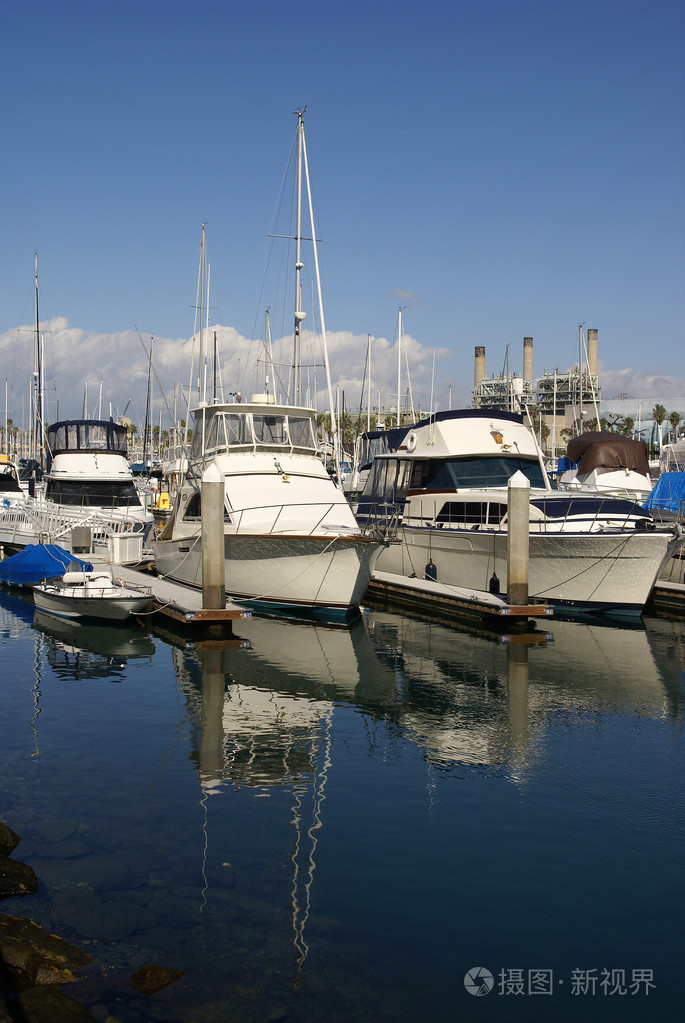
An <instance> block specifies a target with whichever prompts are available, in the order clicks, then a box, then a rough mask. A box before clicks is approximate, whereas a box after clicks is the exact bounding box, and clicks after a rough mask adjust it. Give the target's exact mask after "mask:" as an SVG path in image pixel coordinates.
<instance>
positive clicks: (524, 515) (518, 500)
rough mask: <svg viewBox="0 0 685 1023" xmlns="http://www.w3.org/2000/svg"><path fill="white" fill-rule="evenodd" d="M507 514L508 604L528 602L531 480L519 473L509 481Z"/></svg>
mask: <svg viewBox="0 0 685 1023" xmlns="http://www.w3.org/2000/svg"><path fill="white" fill-rule="evenodd" d="M508 507H509V512H508V515H507V522H508V530H507V602H508V603H509V604H527V603H528V567H529V549H530V480H529V479H528V478H527V477H526V476H524V474H523V473H522V472H521V471H520V470H519V471H518V472H516V473H514V475H513V476H512V477H511V479H510V480H509V485H508Z"/></svg>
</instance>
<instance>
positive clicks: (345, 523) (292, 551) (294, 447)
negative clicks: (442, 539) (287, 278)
mask: <svg viewBox="0 0 685 1023" xmlns="http://www.w3.org/2000/svg"><path fill="white" fill-rule="evenodd" d="M295 113H296V115H297V136H296V142H297V189H296V196H295V200H296V221H295V232H296V233H295V237H294V239H293V240H294V242H295V310H294V330H293V354H292V365H291V372H290V381H289V383H290V391H289V395H288V398H289V400H288V401H287V402H286V403H284V404H278V403H277V402H276V395H275V394H274V393H273V391H269V389H268V384H267V386H266V388H265V390H264V392H263V393H260V394H255V395H253V397H252V400H251V401H247V402H244V401H242V400H241V396H240V395H235V396H234V397H235V400H234V401H232V402H228V403H227V402H223V401H217V399H216V397H214V398H213V399H212V400H211V401H208V400H207V396H206V395H203V394H202V392H200V393H201V398H204V400H200V402H199V404H198V407H197V408H195V409H193V410H192V416H193V430H192V445H191V449H190V453H189V470H188V476H187V479H186V480H185V482H184V483H183V484H182V485H181V487H180V488H179V491H178V492H177V494H176V496H175V498H174V501H173V504H174V511H173V513H172V517H171V519H170V521H169V523H168V525H167V528H166V529H165V531H164V532H163V533H162V535H161V537H160V538H158V539H156V540H154V541H153V542H152V544H151V546H152V551H153V554H154V558H155V565H156V569H157V572H158V573H159V574H161V575H164V576H167V577H169V578H170V579H174V580H176V581H177V582H181V583H184V584H186V585H189V586H195V587H198V588H199V587H201V586H202V543H201V530H202V505H201V502H202V488H201V480H202V476H203V473H205V471H206V470H207V469H208V468H209V467H210V466H212V467H214V468H215V469H216V470H218V473H219V476H220V478H221V479H223V481H224V553H225V581H226V582H225V585H226V592H227V593H228V594H229V595H230V597H231V598H232V599H234V600H236V601H238V602H240V603H243V604H247V605H249V606H251V607H253V608H254V609H255V610H260V611H262V612H265V613H271V614H296V615H301V614H305V615H313V616H314V617H324V618H326V619H336V618H339V617H343V618H344V617H346V616H347V615H348V614H349V613H350V612H353V611H354V610H355V609H356V608H357V607H358V606H359V604H360V602H361V600H362V598H363V596H364V593H365V592H366V589H367V586H368V582H369V579H370V576H371V572H372V570H373V566H374V564H375V561H376V558H377V556H378V554H379V553H380V550H381V547H382V544H381V543H380V542H379V540H378V538H377V537H373V536H370V535H367V534H366V533H365V531H364V530H363V529H362V528H360V527H359V525H358V524H357V522H356V520H355V518H354V515H353V513H352V510H351V508H350V506H349V504H348V502H347V501H346V499H345V495H344V494H343V492H342V491H341V490H340V489H339V488H338V487H337V486H336V484H335V482H334V480H333V479H332V478H331V475H330V474H329V472H328V471H327V469H326V467H325V465H324V463H323V460H322V457H321V455H320V451H319V441H318V437H317V421H316V419H317V413H316V409H315V408H313V407H311V406H310V405H308V404H306V403H305V401H304V392H303V387H302V365H301V351H302V336H301V330H302V322H303V320H304V318H305V315H306V314H305V313H304V311H303V309H302V302H301V295H302V292H301V287H300V273H301V270H302V269H303V267H304V264H303V262H302V258H303V255H302V242H303V236H302V202H303V178H304V182H305V183H306V188H307V195H308V198H309V212H310V219H311V233H310V237H311V241H312V247H313V249H312V251H313V257H314V268H315V271H316V282H317V290H318V298H319V315H320V319H321V324H322V347H323V361H324V367H325V371H326V379H327V383H328V394H329V402H330V408H331V410H333V409H334V405H333V401H332V400H331V394H332V390H331V386H330V371H329V367H328V358H327V353H326V345H325V328H324V327H323V304H322V299H321V287H320V276H319V267H318V257H317V250H316V232H315V230H314V218H313V212H312V204H311V193H310V186H309V172H308V166H307V157H306V145H305V135H304V111H300V110H298V111H295ZM267 342H268V339H266V342H265V343H267ZM267 353H268V347H267ZM201 377H202V374H201V375H200V378H201ZM332 418H333V432H334V450H336V449H337V444H335V432H336V428H335V416H334V415H333V417H332Z"/></svg>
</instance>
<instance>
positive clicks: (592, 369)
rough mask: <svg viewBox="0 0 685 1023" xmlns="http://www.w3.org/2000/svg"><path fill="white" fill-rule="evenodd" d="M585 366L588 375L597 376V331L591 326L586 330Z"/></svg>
mask: <svg viewBox="0 0 685 1023" xmlns="http://www.w3.org/2000/svg"><path fill="white" fill-rule="evenodd" d="M587 368H588V371H589V373H590V376H593V377H596V376H598V362H597V331H596V330H595V329H594V328H592V327H588V332H587Z"/></svg>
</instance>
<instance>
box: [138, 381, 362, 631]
mask: <svg viewBox="0 0 685 1023" xmlns="http://www.w3.org/2000/svg"><path fill="white" fill-rule="evenodd" d="M259 397H260V398H262V399H263V397H264V396H263V395H260V396H259ZM193 416H194V423H193V436H192V447H191V452H190V466H191V472H192V473H193V475H192V476H190V477H189V478H188V480H186V482H185V483H184V484H183V486H182V487H181V488H180V489H179V490H178V491H177V492H176V494H175V496H174V501H173V511H172V516H171V520H170V522H169V524H168V526H167V528H166V529H165V531H164V532H163V533H162V534H161V537H160V538H158V539H156V540H153V541H152V543H151V547H152V551H153V554H154V558H155V565H156V568H157V572H158V573H159V574H161V575H164V576H168V577H169V578H171V579H175V580H176V581H177V582H181V583H185V584H186V585H189V586H195V587H201V586H202V551H201V518H202V513H201V496H202V495H201V485H200V480H201V476H202V473H203V472H204V470H205V469H206V468H207V466H208V465H210V464H212V463H213V464H214V465H215V466H216V468H217V469H218V471H219V473H220V475H221V477H222V478H223V479H224V483H225V510H224V550H225V557H226V569H225V578H226V592H227V593H228V594H230V596H231V597H232V598H233V599H235V600H238V601H240V602H242V603H249V604H250V605H251V606H254V607H255V608H256V609H261V610H262V611H266V612H274V613H284V612H298V611H299V612H311V613H314V614H322V615H324V616H326V617H331V616H332V617H335V616H337V615H340V614H343V615H344V614H346V613H347V612H349V611H350V610H352V609H354V608H356V607H358V605H359V603H360V602H361V600H362V597H363V596H364V593H365V591H366V588H367V586H368V583H369V579H370V576H371V570H372V568H373V565H374V562H375V560H376V557H377V556H378V553H379V551H380V550H381V549H382V544H380V543H379V541H378V539H377V538H372V537H369V536H366V535H364V534H363V532H362V529H361V528H360V527H359V525H358V524H357V522H356V520H355V517H354V514H353V513H352V510H351V508H350V506H349V504H348V503H347V501H346V499H345V495H344V494H343V492H342V491H341V490H340V489H339V488H338V487H337V486H336V485H335V483H334V482H333V480H332V479H331V476H330V475H329V473H328V472H327V470H326V468H325V466H324V464H323V461H322V459H321V458H320V456H319V453H318V442H317V434H316V412H315V410H314V409H310V408H297V407H294V406H279V405H275V404H270V403H265V402H263V401H262V402H259V401H257V402H252V403H232V404H217V405H209V406H205V407H202V408H199V409H195V410H194V413H193Z"/></svg>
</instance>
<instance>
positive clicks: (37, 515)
mask: <svg viewBox="0 0 685 1023" xmlns="http://www.w3.org/2000/svg"><path fill="white" fill-rule="evenodd" d="M76 527H86V528H88V529H90V530H91V536H92V542H93V545H96V546H107V544H108V543H109V540H110V538H111V537H112V536H116V535H117V534H120V533H131V532H137V531H140V528H141V522H140V519H139V518H135V519H133V518H128V517H127V516H125V515H122V517H121V518H119V517H116V518H110V517H109V516H107V515H103V514H102V511H101V510H97V509H94V510H93V512H92V513H91V514H84V511H83V510H82V509H78V508H74V509H73V510H70V509H69V508H68V507H66V506H64V505H54V504H51V503H50V502H47V501H40V500H36V499H35V498H24V499H20V500H18V501H17V502H16V503H14V504H12V506H11V507H9V508H5V509H2V535H3V538H4V540H5V542H9V543H12V542H15V541H17V542H25V538H26V536H27V534H36V535H38V536H40V537H42V538H45V539H46V540H47V541H48V542H50V543H59V542H60V540H65V539H67V538H68V537H69V536H70V534H71V531H72V530H73V529H75V528H76Z"/></svg>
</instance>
